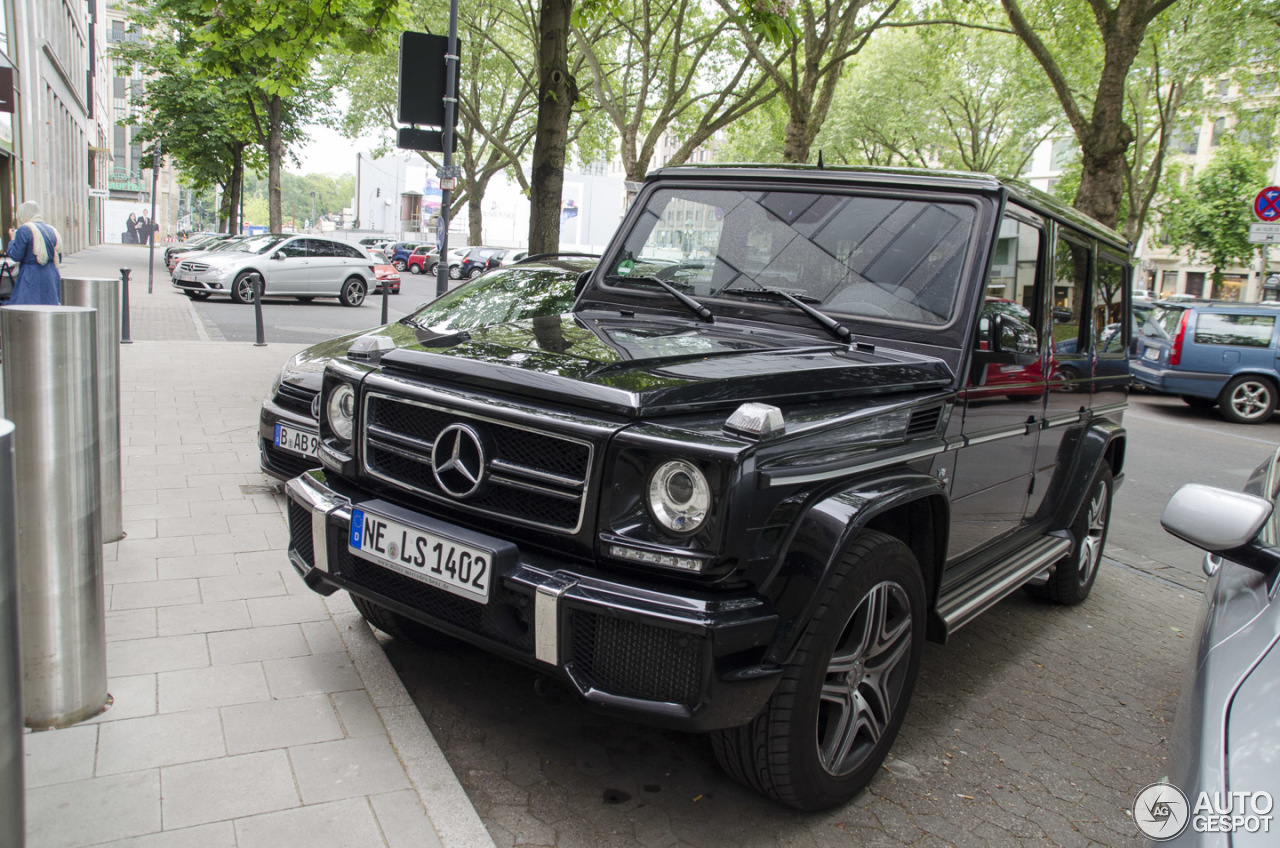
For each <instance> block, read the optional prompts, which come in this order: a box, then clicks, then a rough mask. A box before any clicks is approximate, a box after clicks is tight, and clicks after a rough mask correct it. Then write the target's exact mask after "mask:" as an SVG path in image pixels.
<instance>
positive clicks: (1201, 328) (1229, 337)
mask: <svg viewBox="0 0 1280 848" xmlns="http://www.w3.org/2000/svg"><path fill="white" fill-rule="evenodd" d="M1275 326H1276V318H1275V316H1274V315H1229V314H1224V313H1221V312H1201V313H1200V314H1199V316H1197V318H1196V336H1195V338H1196V344H1212V345H1235V346H1238V347H1267V346H1268V345H1270V344H1271V331H1272V330H1273V329H1275Z"/></svg>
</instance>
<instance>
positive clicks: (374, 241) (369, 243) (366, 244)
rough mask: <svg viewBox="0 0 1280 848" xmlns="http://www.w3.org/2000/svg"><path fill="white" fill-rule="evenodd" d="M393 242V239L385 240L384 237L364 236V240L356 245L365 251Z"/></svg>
mask: <svg viewBox="0 0 1280 848" xmlns="http://www.w3.org/2000/svg"><path fill="white" fill-rule="evenodd" d="M393 241H395V239H391V238H387V237H386V236H366V237H365V238H362V239H360V241H359V242H357V244H359V245H360V246H361V247H363V248H366V249H367V248H370V247H382V245H384V244H388V243H390V242H393Z"/></svg>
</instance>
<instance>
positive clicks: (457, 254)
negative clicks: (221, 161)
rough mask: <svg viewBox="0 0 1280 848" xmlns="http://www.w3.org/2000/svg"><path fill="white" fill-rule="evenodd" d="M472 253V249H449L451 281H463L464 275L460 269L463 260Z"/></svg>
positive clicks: (468, 247)
mask: <svg viewBox="0 0 1280 848" xmlns="http://www.w3.org/2000/svg"><path fill="white" fill-rule="evenodd" d="M470 252H471V247H470V246H467V247H451V248H449V279H451V280H459V279H462V274H461V273H459V271H458V269H459V268H460V267H461V266H462V260H463V259H465V258H466V256H467V254H468V253H470Z"/></svg>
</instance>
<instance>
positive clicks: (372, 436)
mask: <svg viewBox="0 0 1280 848" xmlns="http://www.w3.org/2000/svg"><path fill="white" fill-rule="evenodd" d="M362 412H363V421H364V425H365V426H364V428H363V444H364V450H363V459H362V465H363V467H364V471H365V472H366V473H367V474H369V475H370V476H372V477H374V478H377V479H379V480H384V481H386V482H388V483H392V484H394V485H397V486H400V487H403V488H406V489H408V490H409V491H412V492H415V493H416V494H419V495H422V496H424V497H427V498H430V499H431V500H435V501H438V502H441V503H446V504H448V505H450V506H452V507H455V508H457V509H462V510H467V511H471V512H478V513H481V514H485V515H492V516H495V517H498V518H502V519H504V520H507V521H511V522H514V523H517V524H522V525H526V526H532V527H538V528H540V529H544V530H550V531H552V532H556V533H564V534H572V533H577V532H578V531H579V530H581V529H582V525H583V520H584V513H585V509H586V502H587V499H586V489H587V480H589V479H590V476H591V464H592V460H593V457H594V446H593V445H592V443H591V442H589V441H587V440H585V439H581V438H576V437H573V436H566V435H562V434H560V433H553V432H550V431H547V430H542V429H539V428H535V427H530V426H528V425H525V424H521V423H516V422H512V421H505V420H502V419H499V418H493V417H489V416H484V415H477V414H474V413H471V412H464V411H461V410H457V409H451V408H449V407H446V406H440V405H436V404H432V403H427V402H424V401H419V400H414V399H409V398H404V397H397V396H394V395H388V394H384V393H382V392H378V391H372V392H369V393H368V394H367V395H366V396H365V398H364V401H363V405H362ZM454 424H467V425H469V426H471V427H473V428H474V429H475V430H477V431H482V432H483V434H484V437H485V440H486V442H487V444H488V448H487V451H488V456H487V467H486V471H487V474H488V481H487V484H486V485H485V487H484V488H483V489H481V490H480V491H478V492H476V493H475V494H473V495H471V496H469V497H466V498H456V497H453V496H451V495H449V494H448V493H447V492H445V491H443V490H442V489H441V488H440V486H439V483H438V482H437V481H436V479H435V476H434V474H433V473H432V469H431V454H432V451H433V448H434V446H435V440H436V438H437V437H438V436H439V435H440V433H441V432H444V431H445V430H446V429H448V428H450V427H452V425H454Z"/></svg>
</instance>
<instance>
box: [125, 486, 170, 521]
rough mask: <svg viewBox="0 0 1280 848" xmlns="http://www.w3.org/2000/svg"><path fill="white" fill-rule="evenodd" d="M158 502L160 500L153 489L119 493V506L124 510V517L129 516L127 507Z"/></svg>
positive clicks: (126, 490)
mask: <svg viewBox="0 0 1280 848" xmlns="http://www.w3.org/2000/svg"><path fill="white" fill-rule="evenodd" d="M159 502H160V498H159V496H158V495H157V494H156V493H155V490H154V489H125V490H124V491H123V492H121V493H120V504H121V505H122V506H123V507H124V508H125V509H124V512H125V515H128V514H129V507H131V506H138V505H141V504H155V503H159Z"/></svg>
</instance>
